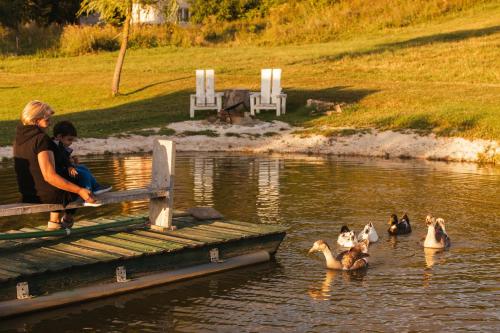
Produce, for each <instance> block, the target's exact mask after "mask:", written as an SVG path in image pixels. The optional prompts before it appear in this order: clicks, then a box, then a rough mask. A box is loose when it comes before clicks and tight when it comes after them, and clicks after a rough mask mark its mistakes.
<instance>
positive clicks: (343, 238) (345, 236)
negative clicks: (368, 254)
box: [337, 225, 358, 248]
mask: <svg viewBox="0 0 500 333" xmlns="http://www.w3.org/2000/svg"><path fill="white" fill-rule="evenodd" d="M357 243H358V240H357V239H356V235H355V234H354V231H352V230H349V228H348V227H347V226H346V225H343V226H342V228H341V229H340V234H339V237H338V238H337V244H338V245H340V246H341V247H347V248H351V247H353V246H354V245H356V244H357Z"/></svg>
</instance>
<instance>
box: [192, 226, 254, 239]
mask: <svg viewBox="0 0 500 333" xmlns="http://www.w3.org/2000/svg"><path fill="white" fill-rule="evenodd" d="M192 228H193V229H194V230H206V231H210V232H215V233H221V234H224V235H229V236H239V237H249V236H253V235H255V233H253V232H248V231H243V230H234V229H228V228H221V227H217V226H214V225H197V226H194V227H192Z"/></svg>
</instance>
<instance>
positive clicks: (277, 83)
mask: <svg viewBox="0 0 500 333" xmlns="http://www.w3.org/2000/svg"><path fill="white" fill-rule="evenodd" d="M272 82H273V83H272V88H271V95H272V96H276V95H279V94H281V69H280V68H274V69H273V81H272ZM271 103H276V98H271Z"/></svg>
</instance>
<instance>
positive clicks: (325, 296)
mask: <svg viewBox="0 0 500 333" xmlns="http://www.w3.org/2000/svg"><path fill="white" fill-rule="evenodd" d="M367 273H368V269H359V270H356V271H341V270H333V269H327V270H326V273H325V277H324V279H323V281H321V283H320V284H312V285H311V286H310V287H309V290H308V294H309V296H310V297H311V298H312V299H315V300H320V301H326V300H331V299H333V298H334V294H335V291H337V292H339V293H340V294H344V291H343V290H340V289H342V288H350V287H352V286H350V285H351V283H354V284H355V286H354V287H357V286H358V285H359V284H360V283H362V282H363V281H364V278H365V276H366V274H367ZM336 280H339V281H336ZM336 282H337V283H336ZM362 285H363V284H362Z"/></svg>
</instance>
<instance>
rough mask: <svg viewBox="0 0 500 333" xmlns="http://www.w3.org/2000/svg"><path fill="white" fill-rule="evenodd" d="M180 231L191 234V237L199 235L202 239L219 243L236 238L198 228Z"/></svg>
mask: <svg viewBox="0 0 500 333" xmlns="http://www.w3.org/2000/svg"><path fill="white" fill-rule="evenodd" d="M179 231H182V232H184V233H189V234H191V235H199V236H201V237H208V238H212V239H216V240H219V241H226V240H229V239H232V238H233V237H234V236H232V235H229V234H223V233H221V232H217V231H210V230H200V229H196V227H191V228H183V229H179ZM238 238H239V237H238Z"/></svg>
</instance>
